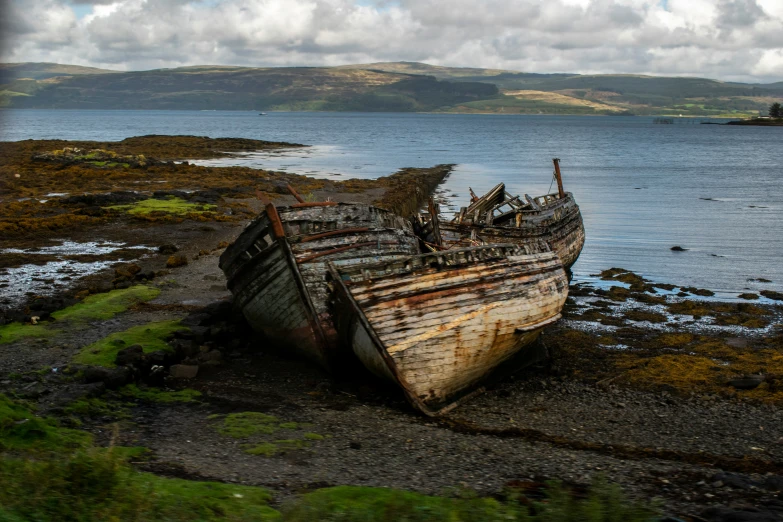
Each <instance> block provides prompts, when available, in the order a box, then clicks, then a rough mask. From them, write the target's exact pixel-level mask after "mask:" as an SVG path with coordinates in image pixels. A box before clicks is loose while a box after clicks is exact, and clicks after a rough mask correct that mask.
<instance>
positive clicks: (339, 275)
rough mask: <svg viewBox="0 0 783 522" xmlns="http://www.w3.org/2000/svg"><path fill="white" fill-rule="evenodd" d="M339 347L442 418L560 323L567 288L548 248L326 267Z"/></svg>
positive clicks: (499, 248)
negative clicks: (341, 344)
mask: <svg viewBox="0 0 783 522" xmlns="http://www.w3.org/2000/svg"><path fill="white" fill-rule="evenodd" d="M329 271H330V274H331V278H332V280H333V284H334V287H335V288H334V305H333V306H334V311H333V313H334V320H335V324H336V326H337V329H338V332H339V335H340V339H341V340H342V341H343V342H344V343H345V344H347V345H348V346H350V347H351V349H352V350H353V352H354V353H355V354H356V356H357V357H358V358H359V360H361V362H362V363H363V364H364V365H365V366H366V367H367V368H368V369H369V370H370V371H371V372H373V373H374V374H376V375H378V376H381V377H384V378H386V379H389V380H391V381H393V382H396V383H397V384H398V385H399V386H400V387H401V388H402V389H403V391H404V393H405V395H406V397H407V398H408V400H409V401H410V403H411V404H412V405H413V406H414V407H416V408H417V409H419V410H421V411H422V412H424V413H425V414H427V415H439V414H442V413H445V412H447V411H449V410H451V409H452V408H454V407H455V406H456V405H457V404H458V403H459V402H460V401H461V400H464V399H465V398H467V397H468V396H470V395H473V394H474V393H476V392H478V391H480V390H481V388H480V385H481V383H482V381H483V380H484V379H485V377H486V376H487V375H488V374H489V373H490V372H492V370H493V369H495V368H496V367H498V366H499V365H500V364H501V363H503V362H504V361H507V360H509V359H510V358H511V357H512V356H514V355H515V354H517V353H518V352H520V350H522V349H523V348H525V347H526V346H528V345H530V344H531V343H532V342H533V341H534V340H535V339H536V338H537V337H538V335H539V333H540V332H541V330H542V329H543V328H544V327H545V326H547V325H549V324H552V323H553V322H555V321H557V320H558V319H559V318H560V311H561V309H562V307H563V305H564V303H565V300H566V297H567V294H568V280H567V278H566V274H565V270H564V269H563V265H562V263H561V262H560V259H559V258H558V257H557V255H555V254H554V253H553V252H551V251H549V248H548V247H547V246H546V245H543V248H537V247H536V246H534V245H524V244H523V245H510V244H505V245H487V246H480V247H469V248H458V249H454V250H447V251H439V252H433V253H429V254H422V255H416V256H410V257H405V258H398V259H393V260H384V261H381V262H378V263H372V264H365V265H361V266H358V265H348V266H345V265H344V266H339V265H337V264H330V265H329Z"/></svg>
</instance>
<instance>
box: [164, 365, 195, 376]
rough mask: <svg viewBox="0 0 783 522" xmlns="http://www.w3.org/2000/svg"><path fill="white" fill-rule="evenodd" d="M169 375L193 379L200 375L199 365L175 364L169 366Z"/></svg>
mask: <svg viewBox="0 0 783 522" xmlns="http://www.w3.org/2000/svg"><path fill="white" fill-rule="evenodd" d="M169 375H171V376H172V377H173V378H174V379H193V378H195V377H196V375H198V366H196V365H195V364H175V365H173V366H172V367H171V368H169Z"/></svg>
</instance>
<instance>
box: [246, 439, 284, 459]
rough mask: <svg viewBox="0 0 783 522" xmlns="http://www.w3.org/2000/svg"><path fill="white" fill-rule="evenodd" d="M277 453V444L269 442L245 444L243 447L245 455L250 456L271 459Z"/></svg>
mask: <svg viewBox="0 0 783 522" xmlns="http://www.w3.org/2000/svg"><path fill="white" fill-rule="evenodd" d="M277 452H278V448H277V444H272V443H271V442H262V443H260V444H256V445H252V444H247V445H246V446H245V453H248V454H250V455H261V456H264V457H273V456H275V455H277Z"/></svg>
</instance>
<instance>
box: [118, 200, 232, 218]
mask: <svg viewBox="0 0 783 522" xmlns="http://www.w3.org/2000/svg"><path fill="white" fill-rule="evenodd" d="M105 208H107V209H109V210H118V211H121V212H127V213H128V214H131V215H134V216H144V215H147V214H151V213H153V212H158V213H164V214H178V215H184V214H193V213H195V214H201V213H204V212H213V211H214V210H215V209H216V208H217V206H216V205H205V204H202V203H190V202H188V201H186V200H184V199H182V198H177V197H172V198H167V199H143V200H141V201H137V202H136V203H133V204H131V205H112V206H110V207H105Z"/></svg>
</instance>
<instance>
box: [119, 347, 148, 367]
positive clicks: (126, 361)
mask: <svg viewBox="0 0 783 522" xmlns="http://www.w3.org/2000/svg"><path fill="white" fill-rule="evenodd" d="M142 359H144V348H143V347H142V346H141V345H140V344H134V345H132V346H128V347H127V348H123V349H122V350H120V351H119V352H117V357H116V358H115V359H114V362H115V364H117V366H130V365H133V364H136V363H138V362H141V360H142Z"/></svg>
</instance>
